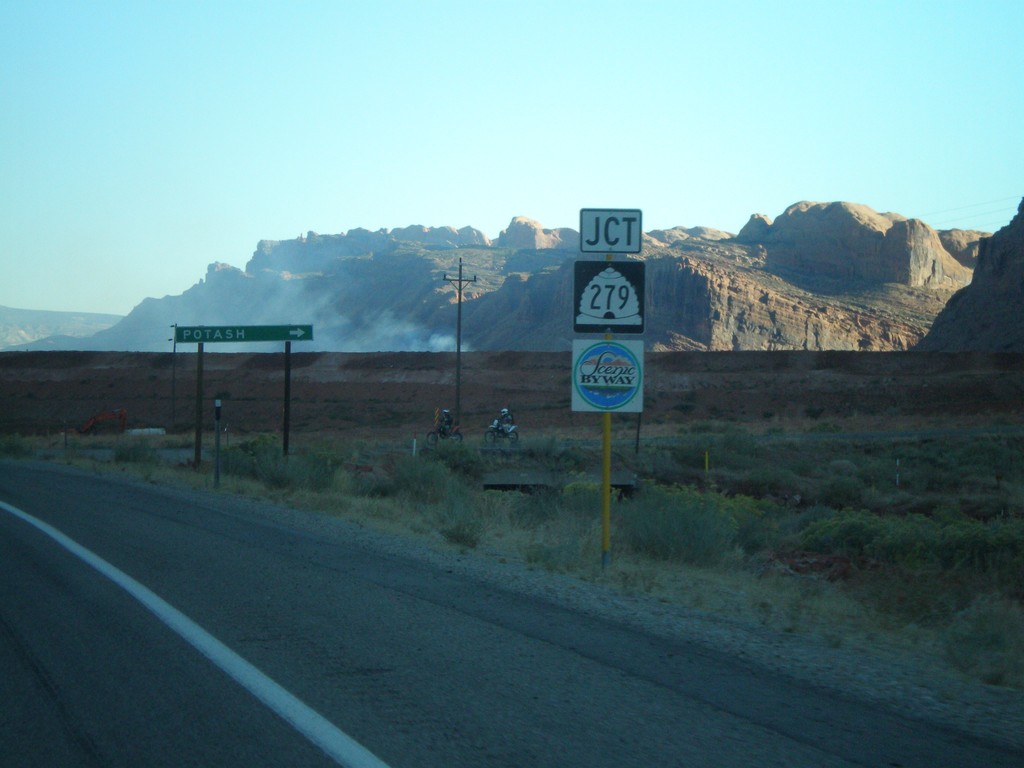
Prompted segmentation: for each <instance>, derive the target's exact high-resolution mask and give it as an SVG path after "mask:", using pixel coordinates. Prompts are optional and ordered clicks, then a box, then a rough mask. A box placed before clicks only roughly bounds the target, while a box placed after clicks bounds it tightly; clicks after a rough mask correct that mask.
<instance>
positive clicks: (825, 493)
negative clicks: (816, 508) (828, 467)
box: [817, 475, 865, 509]
mask: <svg viewBox="0 0 1024 768" xmlns="http://www.w3.org/2000/svg"><path fill="white" fill-rule="evenodd" d="M864 491H865V488H864V483H863V482H862V481H861V479H860V478H858V477H855V476H851V475H834V476H831V477H829V478H827V479H826V480H825V481H824V482H823V483H822V485H821V488H820V489H819V490H818V494H817V497H818V502H819V503H821V504H825V505H827V506H829V507H835V508H836V509H847V508H850V507H858V506H861V504H862V502H863V499H864Z"/></svg>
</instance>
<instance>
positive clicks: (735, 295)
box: [47, 203, 981, 352]
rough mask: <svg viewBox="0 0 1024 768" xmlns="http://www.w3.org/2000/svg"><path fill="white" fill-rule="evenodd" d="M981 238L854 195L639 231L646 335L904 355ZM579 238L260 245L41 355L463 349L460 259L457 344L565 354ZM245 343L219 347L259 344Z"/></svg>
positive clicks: (453, 234) (408, 234)
mask: <svg viewBox="0 0 1024 768" xmlns="http://www.w3.org/2000/svg"><path fill="white" fill-rule="evenodd" d="M974 235H976V236H973V235H972V233H959V234H956V235H949V233H940V232H936V231H935V230H933V229H932V228H931V227H929V226H928V225H927V224H925V223H924V222H920V221H917V220H913V219H906V218H905V217H902V216H899V215H897V214H878V213H876V212H875V211H873V210H872V209H870V208H868V207H866V206H861V205H855V204H851V203H827V204H826V203H798V204H796V205H794V206H791V207H790V208H788V209H787V210H786V211H785V212H784V213H783V214H782V215H781V216H779V217H778V219H776V220H775V221H772V220H771V219H769V218H768V217H767V216H763V215H755V216H753V217H751V219H750V221H749V222H748V223H747V225H746V226H744V227H743V229H742V230H741V232H740V234H739V235H736V236H734V235H731V234H729V233H728V232H723V231H720V230H714V229H709V228H707V227H690V228H686V227H673V228H671V229H665V230H653V231H650V232H646V233H644V238H643V251H642V253H641V254H639V257H638V258H640V259H642V260H643V261H645V262H646V263H647V291H646V293H647V306H646V312H645V317H646V329H647V331H646V333H645V336H644V340H645V343H646V345H647V346H648V348H649V349H652V350H786V349H792V350H829V349H835V350H904V349H908V348H909V347H911V346H913V345H915V344H917V343H918V342H919V341H920V340H921V339H922V338H923V337H924V336H925V333H926V332H927V331H928V328H929V327H930V325H931V323H932V320H933V319H934V317H935V316H936V315H937V314H938V312H939V310H940V309H941V308H942V306H943V305H944V304H945V302H946V300H947V299H948V298H949V297H950V296H952V295H953V293H954V291H955V290H956V289H957V288H959V287H960V286H962V285H964V284H966V283H967V282H968V281H969V280H970V275H971V269H970V267H969V266H966V265H965V263H970V260H971V252H972V249H976V247H977V240H978V239H979V238H980V237H981V233H974ZM944 243H947V244H948V245H944ZM578 244H579V234H578V233H577V232H576V231H575V230H572V229H568V228H561V229H546V228H544V227H543V226H541V224H540V223H538V222H536V221H534V220H532V219H529V218H526V217H522V216H519V217H515V218H513V219H512V220H511V222H510V224H509V226H508V228H507V229H506V230H504V231H503V232H502V233H501V234H500V235H499V237H498V238H497V239H496V240H495V241H494V242H493V243H492V242H489V241H488V239H487V238H486V237H485V236H484V235H483V234H482V233H480V232H479V231H478V230H475V229H473V228H471V227H464V228H462V229H459V230H456V229H454V228H451V227H422V226H411V227H404V228H400V229H396V230H391V231H388V230H383V229H382V230H377V231H372V232H371V231H369V230H365V229H353V230H350V231H348V232H347V233H345V234H336V235H322V234H318V233H315V232H309V233H307V234H305V235H301V236H299V237H297V238H296V239H294V240H284V241H270V240H264V241H260V242H259V243H258V245H257V247H256V250H255V252H254V253H253V254H252V258H251V259H250V260H249V262H248V264H247V265H246V266H245V268H244V269H239V268H237V267H233V266H230V265H228V264H215V265H211V266H210V269H209V270H208V271H207V274H206V276H205V278H204V279H203V280H200V281H199V282H198V283H197V284H196V285H194V286H193V287H192V288H190V289H189V290H187V291H185V292H184V293H183V294H181V295H178V296H166V297H164V298H162V299H146V300H144V301H143V302H142V303H141V304H139V305H138V306H137V307H136V308H135V309H134V310H133V311H132V312H131V313H130V314H129V315H128V317H126V318H124V319H123V320H122V321H121V322H119V323H117V324H116V325H115V326H113V327H112V328H109V329H107V330H105V331H103V332H101V333H97V334H95V335H94V336H92V337H89V338H88V339H79V340H74V341H72V342H69V343H68V344H66V345H63V346H61V345H50V346H49V347H47V348H63V349H107V350H125V351H160V350H163V349H166V348H167V347H168V346H169V345H168V342H167V337H168V335H169V326H170V325H172V324H174V323H178V324H181V325H227V324H237V325H281V324H289V323H303V324H312V325H313V326H314V328H315V331H314V339H313V340H312V341H309V342H304V343H303V344H302V348H303V350H302V351H348V352H357V351H358V352H374V351H420V350H434V351H436V350H447V349H453V348H454V345H455V335H456V316H457V314H458V310H459V308H460V305H459V303H458V301H457V294H456V290H455V286H454V285H453V284H452V282H453V281H452V279H451V278H452V276H453V275H455V274H457V273H458V269H459V266H460V264H462V265H463V267H464V277H465V279H466V280H467V282H466V283H465V284H464V289H465V290H464V291H463V295H462V303H461V309H462V317H463V323H462V342H463V349H466V350H470V349H474V350H502V349H509V350H536V351H561V350H566V349H569V348H570V347H571V343H572V339H573V333H572V316H573V315H572V307H571V305H572V294H573V277H572V274H573V263H574V262H575V261H576V260H577V259H578V258H580V255H579V251H578ZM950 247H952V248H954V250H955V251H956V257H954V255H953V253H951V252H950V251H949V250H948V248H950ZM235 347H236V348H235V349H230V350H228V349H225V350H224V351H243V349H244V351H260V350H258V349H256V348H253V347H249V346H240V345H235Z"/></svg>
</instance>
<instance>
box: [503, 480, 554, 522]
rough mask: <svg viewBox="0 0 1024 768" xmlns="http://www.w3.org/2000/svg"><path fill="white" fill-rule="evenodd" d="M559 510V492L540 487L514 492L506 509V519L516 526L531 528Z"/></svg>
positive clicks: (548, 518)
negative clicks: (523, 491) (529, 491)
mask: <svg viewBox="0 0 1024 768" xmlns="http://www.w3.org/2000/svg"><path fill="white" fill-rule="evenodd" d="M560 511H562V504H561V493H559V492H557V491H554V490H551V489H541V490H537V491H534V492H532V493H517V494H515V495H514V498H513V500H512V502H511V504H510V507H509V510H508V519H509V522H510V523H511V524H512V525H513V526H514V527H516V528H533V527H536V526H539V525H543V524H544V523H546V522H548V521H549V520H551V519H553V518H554V517H556V516H557V515H558V513H559V512H560Z"/></svg>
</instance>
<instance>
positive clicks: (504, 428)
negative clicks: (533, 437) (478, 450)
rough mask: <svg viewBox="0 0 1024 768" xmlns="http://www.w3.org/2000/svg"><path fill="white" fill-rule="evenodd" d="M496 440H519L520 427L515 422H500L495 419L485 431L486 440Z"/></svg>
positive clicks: (490, 441)
mask: <svg viewBox="0 0 1024 768" xmlns="http://www.w3.org/2000/svg"><path fill="white" fill-rule="evenodd" d="M496 440H508V441H509V442H510V443H516V442H519V427H518V426H516V425H515V424H507V425H506V424H499V423H498V420H497V419H495V420H494V421H492V422H491V426H489V427H488V428H487V431H486V432H485V433H484V441H485V442H488V443H493V442H495V441H496Z"/></svg>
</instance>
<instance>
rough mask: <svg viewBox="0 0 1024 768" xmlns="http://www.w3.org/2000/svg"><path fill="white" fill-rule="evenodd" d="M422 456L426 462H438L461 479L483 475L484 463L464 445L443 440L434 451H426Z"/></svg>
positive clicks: (473, 451) (474, 452)
mask: <svg viewBox="0 0 1024 768" xmlns="http://www.w3.org/2000/svg"><path fill="white" fill-rule="evenodd" d="M424 456H425V457H426V458H427V460H428V461H437V462H440V463H441V464H443V465H444V466H446V467H447V468H448V469H450V470H451V471H452V472H454V473H455V474H457V475H461V476H463V477H467V478H470V479H478V478H480V477H482V476H483V474H484V462H483V459H481V458H480V454H479V453H478V452H477V451H475V450H473V449H472V448H470V447H469V446H467V445H465V444H464V443H458V442H455V441H454V440H443V441H440V442H439V443H438V446H437V449H436V450H433V451H427V452H425V453H424Z"/></svg>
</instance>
